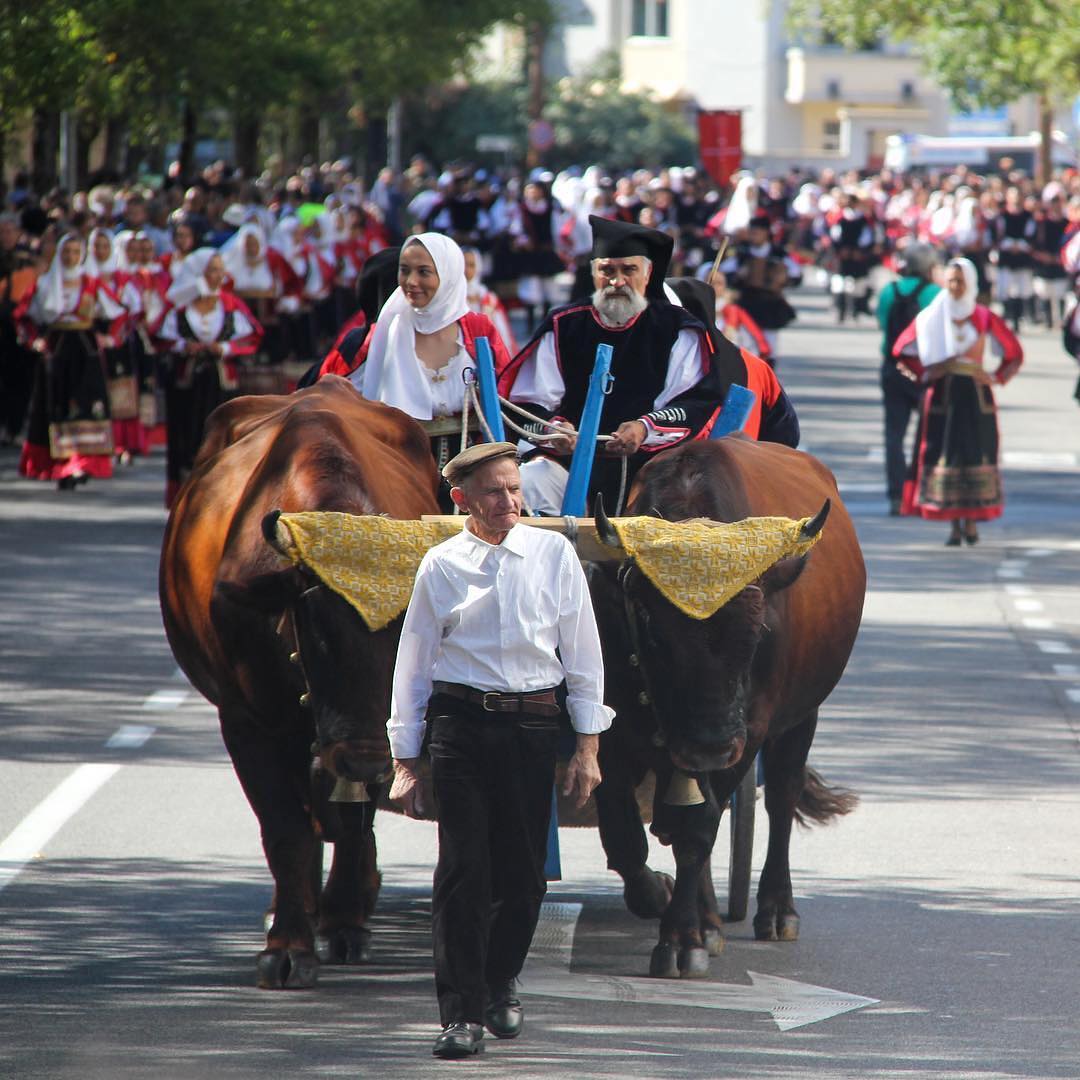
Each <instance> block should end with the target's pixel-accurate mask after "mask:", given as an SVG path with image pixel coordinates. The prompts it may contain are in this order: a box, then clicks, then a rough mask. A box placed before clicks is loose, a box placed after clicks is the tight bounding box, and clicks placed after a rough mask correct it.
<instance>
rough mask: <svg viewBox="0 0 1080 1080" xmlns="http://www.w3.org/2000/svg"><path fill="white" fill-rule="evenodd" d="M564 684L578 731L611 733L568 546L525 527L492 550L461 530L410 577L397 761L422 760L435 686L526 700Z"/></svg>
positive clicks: (398, 682) (596, 653)
mask: <svg viewBox="0 0 1080 1080" xmlns="http://www.w3.org/2000/svg"><path fill="white" fill-rule="evenodd" d="M556 649H558V650H559V655H558V656H556V655H555V650H556ZM564 678H565V679H566V686H567V691H568V695H567V708H568V710H569V713H570V720H571V723H572V724H573V726H574V730H575V731H578V732H581V733H583V734H596V733H598V732H601V731H603V730H604V729H605V728H607V727H609V726H610V725H611V721H612V718H613V717H614V715H615V713H614V712H613V711H612V710H611V709H609V708H608V707H607V706H606V705H604V703H603V701H604V669H603V660H602V657H601V653H600V637H599V634H598V633H597V630H596V617H595V615H594V614H593V609H592V602H591V600H590V598H589V589H588V586H587V584H586V582H585V574H584V573H583V572H582V569H581V564H580V563H579V562H578V558H577V555H576V554H575V553H574V549H573V547H572V546H571V545H570V543H569V541H568V540H567V539H566V538H565V537H564V536H561V535H559V534H558V533H554V532H548V531H547V530H545V529H533V528H530V527H529V526H528V525H515V526H514V527H513V528H512V529H511V530H510V531H509V532H508V533H507V534H506V537H505V538H504V539H503V542H502V543H501V544H489V543H487V542H486V541H484V540H481V539H480V538H479V537H478V536H476V535H475V534H474V533H473V532H471V531H470V530H469V528H468V526H467V525H466V527H465V528H463V529H462V530H461V533H460V535H458V536H454V537H452V538H451V539H449V540H446V541H444V542H443V543H441V544H438V545H437V546H435V547H433V548H432V549H431V550H430V551H428V553H427V554H426V555H425V556H424V558H423V560H422V561H421V563H420V568H419V570H417V572H416V584H415V585H414V586H413V594H412V599H411V600H410V601H409V609H408V611H406V613H405V623H404V625H403V626H402V629H401V641H400V643H399V645H398V653H397V663H396V665H395V667H394V693H393V700H392V702H391V706H390V719H389V720H388V721H387V724H386V729H387V732H388V733H389V736H390V750H391V752H392V753H393V755H394V757H395V758H399V759H401V758H413V757H416V756H417V755H418V754H419V753H420V747H421V744H422V743H423V739H424V727H425V723H424V714H425V712H426V710H427V704H428V699H429V698H430V697H431V684H432V682H433V681H434V680H440V681H442V682H453V683H463V684H464V685H466V686H471V687H474V688H475V689H477V690H495V691H499V692H501V693H524V692H528V691H531V690H544V689H547V688H548V687H552V686H558V685H559V683H561V682H562V681H563V679H564Z"/></svg>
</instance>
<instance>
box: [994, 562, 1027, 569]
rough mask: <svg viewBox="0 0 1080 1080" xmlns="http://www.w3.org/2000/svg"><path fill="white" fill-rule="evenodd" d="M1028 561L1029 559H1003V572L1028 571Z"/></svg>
mask: <svg viewBox="0 0 1080 1080" xmlns="http://www.w3.org/2000/svg"><path fill="white" fill-rule="evenodd" d="M1027 564H1028V560H1027V559H1002V560H1001V569H1002V570H1026V569H1027Z"/></svg>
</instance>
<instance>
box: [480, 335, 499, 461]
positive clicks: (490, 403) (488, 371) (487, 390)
mask: <svg viewBox="0 0 1080 1080" xmlns="http://www.w3.org/2000/svg"><path fill="white" fill-rule="evenodd" d="M476 381H477V382H478V383H479V384H480V407H481V408H482V409H483V410H484V419H485V420H486V421H487V424H488V427H489V428H491V436H492V438H493V439H494V440H495V442H503V440H504V439H505V438H506V434H505V432H504V430H503V421H502V410H501V409H500V408H499V391H498V388H497V387H496V385H495V358H494V357H493V356H492V355H491V343H490V342H489V341H488V339H487V338H486V337H478V338H477V339H476Z"/></svg>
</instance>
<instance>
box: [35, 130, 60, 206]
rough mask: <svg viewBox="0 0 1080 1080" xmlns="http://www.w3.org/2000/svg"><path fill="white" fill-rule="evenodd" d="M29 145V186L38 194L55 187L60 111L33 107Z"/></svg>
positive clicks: (58, 150)
mask: <svg viewBox="0 0 1080 1080" xmlns="http://www.w3.org/2000/svg"><path fill="white" fill-rule="evenodd" d="M30 139H31V145H30V155H31V156H30V186H31V187H32V188H33V189H34V191H36V192H37V193H38V194H39V195H44V194H45V192H46V191H48V190H49V189H50V188H54V187H56V180H57V173H56V159H57V157H58V155H59V153H60V113H59V112H56V111H54V110H51V109H35V110H34V117H33V127H32V134H31V137H30Z"/></svg>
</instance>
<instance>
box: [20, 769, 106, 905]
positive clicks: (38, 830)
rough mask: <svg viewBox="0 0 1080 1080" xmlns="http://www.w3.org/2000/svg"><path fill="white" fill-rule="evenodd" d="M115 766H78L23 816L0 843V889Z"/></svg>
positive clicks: (83, 803)
mask: <svg viewBox="0 0 1080 1080" xmlns="http://www.w3.org/2000/svg"><path fill="white" fill-rule="evenodd" d="M119 770H120V766H119V765H111V764H105V763H95V764H91V765H80V766H79V767H78V768H77V769H76V770H75V771H74V772H73V773H71V775H70V776H68V777H67V778H66V779H64V780H62V781H61V782H60V784H59V785H58V786H57V787H55V788H54V789H53V790H52V792H51V793H50V794H49V795H46V796H45V798H44V799H43V800H42V801H41V802H40V803H38V805H37V806H35V807H34V809H33V810H31V811H30V813H29V814H27V815H26V817H25V818H23V820H22V821H21V822H20V823H19V824H18V825H17V826H16V827H15V829H14V831H13V832H12V833H11V835H10V836H8V838H7V839H6V840H4V842H3V843H0V890H3V889H4V888H6V887H7V886H8V885H10V884H11V882H13V881H14V880H15V878H16V877H18V876H19V874H20V872H21V871H22V868H23V867H24V866H25V865H26V864H27V863H28V862H29V861H30V860H31V859H32V858H34V856H35V855H37V854H38V853H39V852H40V851H41V849H42V848H43V847H44V846H45V845H46V844H47V843H48V842H49V841H50V840H51V839H52V838H53V836H55V835H56V833H57V832H59V831H60V829H62V828H63V826H64V824H65V823H66V822H67V821H68V819H69V818H71V817H72V816H73V815H75V814H76V813H78V812H79V810H81V809H82V807H83V806H84V805H85V804H86V802H87V801H88V800H89V799H90V798H91V797H92V796H93V794H94V793H95V792H96V791H97V790H98V788H100V787H101V786H102V785H103V784H105V783H106V782H107V781H108V780H109V779H111V778H112V777H113V776H114V775H115V774H116V773H117V772H119Z"/></svg>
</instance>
